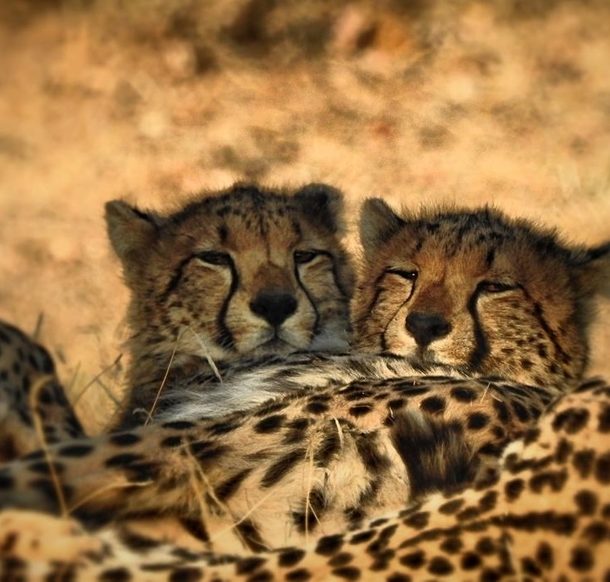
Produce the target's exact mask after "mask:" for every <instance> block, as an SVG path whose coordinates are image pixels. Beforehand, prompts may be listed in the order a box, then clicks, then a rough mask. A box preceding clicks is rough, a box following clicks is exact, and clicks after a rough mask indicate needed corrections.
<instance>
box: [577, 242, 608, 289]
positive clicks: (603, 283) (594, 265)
mask: <svg viewBox="0 0 610 582" xmlns="http://www.w3.org/2000/svg"><path fill="white" fill-rule="evenodd" d="M573 262H574V263H575V266H576V268H577V272H578V273H579V276H580V285H581V289H583V291H584V292H585V293H586V294H591V295H595V294H598V293H599V294H600V295H604V296H605V297H610V241H608V242H605V243H603V244H601V245H599V246H596V247H592V248H589V249H586V250H584V251H577V252H576V253H574V254H573Z"/></svg>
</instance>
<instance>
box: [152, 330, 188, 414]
mask: <svg viewBox="0 0 610 582" xmlns="http://www.w3.org/2000/svg"><path fill="white" fill-rule="evenodd" d="M181 338H182V333H180V334H178V337H177V338H176V343H175V344H174V349H173V350H172V355H171V356H170V358H169V362H168V363H167V368H166V369H165V375H164V376H163V380H161V385H160V386H159V390H157V394H156V395H155V400H154V402H153V403H152V406H151V407H150V410H149V411H148V414H147V416H146V421H145V422H144V426H147V425H148V423H149V422H150V421H151V420H152V416H153V414H154V412H155V409H156V408H157V403H158V402H159V398H160V396H161V392H163V388H165V383H166V382H167V377H168V376H169V371H170V369H171V367H172V363H173V362H174V358H175V357H176V351H177V350H178V344H179V343H180V339H181Z"/></svg>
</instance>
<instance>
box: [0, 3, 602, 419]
mask: <svg viewBox="0 0 610 582" xmlns="http://www.w3.org/2000/svg"><path fill="white" fill-rule="evenodd" d="M0 4H1V6H0V70H1V71H2V75H1V76H0V249H1V250H0V281H1V283H0V317H1V318H3V319H6V320H8V321H11V322H14V323H16V324H17V325H19V326H21V327H23V328H24V329H26V330H28V331H30V332H34V331H35V330H38V331H37V333H38V336H39V339H40V340H41V341H42V342H44V343H45V344H46V345H47V346H49V347H50V348H51V351H52V353H53V355H54V356H55V358H56V359H57V361H58V364H59V371H60V375H61V377H62V379H64V381H65V382H66V383H67V384H68V385H69V388H70V394H71V398H72V399H73V400H75V401H77V402H78V410H79V413H80V415H81V417H82V418H84V419H85V422H86V423H87V425H88V426H89V428H90V429H94V430H95V429H99V428H100V427H102V426H103V424H104V422H105V420H107V418H108V411H109V410H112V409H113V407H114V401H115V400H116V399H117V398H118V395H119V394H120V389H121V374H122V371H123V369H124V361H123V360H120V361H118V363H117V361H116V360H117V357H118V356H119V355H120V353H121V342H122V341H123V340H124V338H125V331H126V330H125V326H124V324H123V313H124V309H125V303H126V292H125V290H124V288H123V285H122V283H121V280H120V271H119V266H118V263H117V261H116V260H115V259H114V258H113V256H112V254H111V252H110V247H109V245H108V243H107V241H106V235H105V229H104V224H103V219H102V207H103V203H104V202H105V201H106V200H109V199H113V198H118V197H126V198H128V199H129V200H131V201H137V202H138V203H139V204H141V205H142V206H144V207H146V206H149V207H162V206H163V205H164V204H167V203H168V201H170V200H175V199H177V198H179V197H180V196H183V195H185V194H186V193H190V192H193V191H198V190H202V189H204V190H205V189H215V188H220V187H224V186H227V185H229V184H230V183H231V182H232V181H234V180H236V179H247V180H257V181H261V182H263V183H266V184H273V185H276V184H298V183H303V182H307V181H314V180H315V181H326V182H330V183H332V184H334V185H337V186H338V187H340V188H342V189H343V190H344V192H345V194H346V196H347V197H348V200H349V208H350V216H351V217H355V215H356V212H357V207H358V203H359V202H360V201H361V200H362V199H363V198H364V197H366V196H370V195H376V196H383V197H385V198H387V199H388V200H389V201H390V202H391V203H393V204H395V205H397V206H399V205H401V204H403V205H406V206H413V205H419V204H421V203H425V204H429V203H436V202H439V201H452V202H457V203H459V204H463V205H468V206H474V205H477V204H482V203H492V204H494V205H496V206H498V207H500V208H503V209H505V210H506V211H508V212H509V213H511V214H513V215H521V216H526V217H530V218H533V219H535V220H537V221H539V222H540V223H543V224H547V225H552V226H557V227H558V228H559V229H560V230H561V231H562V232H564V233H565V235H566V236H567V237H568V238H569V239H571V240H573V241H578V242H586V243H597V242H601V241H603V240H605V239H608V238H610V68H609V66H608V62H609V60H608V59H609V58H610V3H608V2H607V1H605V0H597V1H595V0H590V1H585V0H582V1H570V0H563V1H561V0H502V1H501V0H496V1H485V2H484V1H478V2H477V1H474V0H460V1H453V2H449V1H441V0H437V1H433V0H411V1H407V0H386V1H382V2H372V1H371V2H365V1H361V2H357V1H353V2H348V1H346V0H341V1H339V0H337V1H334V2H325V1H323V0H311V1H302V0H301V1H299V0H284V1H282V2H279V1H275V0H207V1H206V2H196V1H194V0H130V1H121V0H97V1H95V0H88V1H87V0H80V1H78V0H71V1H70V0H54V1H52V0H4V1H3V2H2V3H0ZM41 316H42V319H41ZM609 324H610V308H609V307H608V305H607V304H604V303H602V302H600V312H599V318H598V322H597V323H596V325H595V330H594V338H595V341H594V349H593V354H592V372H596V373H605V374H606V375H608V376H610V357H609V345H610V331H608V325H609Z"/></svg>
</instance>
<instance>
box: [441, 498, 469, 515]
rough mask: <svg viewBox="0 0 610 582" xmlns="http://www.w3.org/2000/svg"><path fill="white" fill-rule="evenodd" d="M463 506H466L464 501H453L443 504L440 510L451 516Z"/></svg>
mask: <svg viewBox="0 0 610 582" xmlns="http://www.w3.org/2000/svg"><path fill="white" fill-rule="evenodd" d="M462 505H464V500H463V499H452V500H451V501H447V502H446V503H443V505H441V506H440V507H439V508H438V510H439V512H440V513H442V514H444V515H451V514H452V513H455V512H456V511H458V509H460V507H462Z"/></svg>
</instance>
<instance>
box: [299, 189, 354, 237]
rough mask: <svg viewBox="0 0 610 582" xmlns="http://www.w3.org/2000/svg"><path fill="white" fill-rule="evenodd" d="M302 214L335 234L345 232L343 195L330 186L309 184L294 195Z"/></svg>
mask: <svg viewBox="0 0 610 582" xmlns="http://www.w3.org/2000/svg"><path fill="white" fill-rule="evenodd" d="M294 198H295V200H296V201H297V202H298V204H299V206H300V207H301V210H302V212H303V213H304V214H305V216H307V218H309V219H310V220H311V221H312V222H313V223H314V224H317V225H319V226H322V227H324V228H325V229H326V230H329V231H330V232H332V233H335V234H339V235H341V234H343V233H344V232H345V221H344V208H343V194H342V193H341V192H340V191H339V190H337V189H336V188H333V187H332V186H329V185H328V184H316V183H314V184H307V186H303V187H302V188H300V189H299V190H297V191H296V192H295V194H294Z"/></svg>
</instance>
